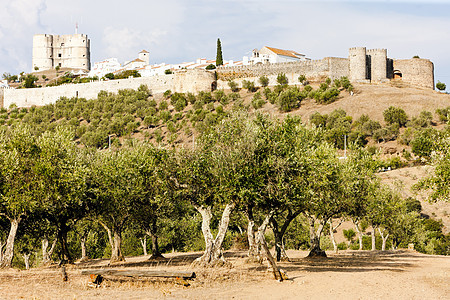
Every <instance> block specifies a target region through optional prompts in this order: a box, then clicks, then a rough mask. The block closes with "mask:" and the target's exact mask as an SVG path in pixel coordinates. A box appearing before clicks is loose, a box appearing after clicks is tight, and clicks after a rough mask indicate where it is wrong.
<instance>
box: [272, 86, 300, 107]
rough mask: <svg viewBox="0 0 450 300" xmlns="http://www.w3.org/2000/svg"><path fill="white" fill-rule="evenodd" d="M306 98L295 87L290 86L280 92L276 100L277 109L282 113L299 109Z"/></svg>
mask: <svg viewBox="0 0 450 300" xmlns="http://www.w3.org/2000/svg"><path fill="white" fill-rule="evenodd" d="M305 98H306V96H305V94H304V93H302V92H301V91H300V90H299V89H298V88H297V87H295V86H292V87H289V88H287V89H286V90H285V91H283V92H281V93H280V95H279V96H278V99H277V102H276V103H277V106H278V109H279V110H280V111H282V112H289V111H291V110H294V109H296V108H299V107H300V104H301V102H302V101H303V99H305Z"/></svg>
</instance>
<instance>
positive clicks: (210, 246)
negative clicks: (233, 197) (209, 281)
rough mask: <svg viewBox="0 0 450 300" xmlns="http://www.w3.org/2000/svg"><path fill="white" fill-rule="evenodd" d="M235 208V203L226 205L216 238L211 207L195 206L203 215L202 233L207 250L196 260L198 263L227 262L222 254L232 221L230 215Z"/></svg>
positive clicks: (213, 263)
mask: <svg viewBox="0 0 450 300" xmlns="http://www.w3.org/2000/svg"><path fill="white" fill-rule="evenodd" d="M233 208H234V204H227V205H226V206H225V209H224V210H223V213H222V218H221V219H220V224H219V231H218V233H217V236H216V238H214V237H213V234H212V232H211V219H212V212H211V207H204V206H195V209H197V211H198V212H199V213H200V214H201V216H202V233H203V237H204V239H205V252H204V253H203V255H202V256H201V257H199V258H197V259H196V260H195V262H196V263H200V264H207V265H215V264H217V263H219V262H225V259H224V258H223V254H222V243H223V240H224V238H225V234H226V232H227V229H228V224H229V223H230V215H231V211H232V210H233Z"/></svg>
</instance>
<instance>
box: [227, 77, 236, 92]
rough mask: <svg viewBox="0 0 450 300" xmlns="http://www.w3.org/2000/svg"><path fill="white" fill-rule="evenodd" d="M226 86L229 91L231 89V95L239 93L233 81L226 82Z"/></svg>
mask: <svg viewBox="0 0 450 300" xmlns="http://www.w3.org/2000/svg"><path fill="white" fill-rule="evenodd" d="M228 86H229V87H230V89H231V91H232V92H233V93H235V92H237V91H239V88H238V85H237V83H236V82H235V81H233V80H229V81H228Z"/></svg>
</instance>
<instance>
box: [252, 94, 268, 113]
mask: <svg viewBox="0 0 450 300" xmlns="http://www.w3.org/2000/svg"><path fill="white" fill-rule="evenodd" d="M264 104H266V101H265V100H264V99H262V98H261V93H260V92H257V93H256V94H255V95H253V99H252V106H253V108H254V109H259V108H261V107H263V106H264Z"/></svg>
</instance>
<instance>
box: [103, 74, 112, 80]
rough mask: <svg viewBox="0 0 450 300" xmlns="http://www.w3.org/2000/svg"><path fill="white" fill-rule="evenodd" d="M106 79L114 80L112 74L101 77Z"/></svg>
mask: <svg viewBox="0 0 450 300" xmlns="http://www.w3.org/2000/svg"><path fill="white" fill-rule="evenodd" d="M103 77H105V78H107V79H110V80H113V79H114V74H113V73H106V74H105V76H103Z"/></svg>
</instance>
